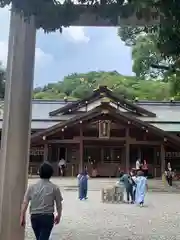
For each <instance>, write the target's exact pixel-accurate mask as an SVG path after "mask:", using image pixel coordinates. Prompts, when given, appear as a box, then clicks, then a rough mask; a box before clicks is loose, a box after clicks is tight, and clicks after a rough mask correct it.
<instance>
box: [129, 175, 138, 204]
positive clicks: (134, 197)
mask: <svg viewBox="0 0 180 240" xmlns="http://www.w3.org/2000/svg"><path fill="white" fill-rule="evenodd" d="M130 175H131V178H132V184H133V201H134V202H135V200H136V178H137V177H136V172H135V171H131V173H130Z"/></svg>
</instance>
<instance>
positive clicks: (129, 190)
mask: <svg viewBox="0 0 180 240" xmlns="http://www.w3.org/2000/svg"><path fill="white" fill-rule="evenodd" d="M120 176H121V177H120V179H119V181H120V182H123V183H124V187H125V189H126V195H127V202H128V203H134V198H133V183H132V179H131V176H130V174H126V173H125V174H123V173H121V174H120ZM130 199H131V200H130Z"/></svg>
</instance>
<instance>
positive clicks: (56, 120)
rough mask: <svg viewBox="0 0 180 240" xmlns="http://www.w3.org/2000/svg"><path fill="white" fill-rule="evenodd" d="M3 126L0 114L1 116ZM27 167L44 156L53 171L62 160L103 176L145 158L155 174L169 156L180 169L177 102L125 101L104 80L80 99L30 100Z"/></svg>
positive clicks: (72, 172) (72, 170)
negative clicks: (29, 139) (30, 131)
mask: <svg viewBox="0 0 180 240" xmlns="http://www.w3.org/2000/svg"><path fill="white" fill-rule="evenodd" d="M0 123H1V128H2V119H1V122H0ZM31 129H32V135H31V149H30V171H31V173H37V169H38V167H39V165H40V164H41V163H42V162H43V161H45V160H48V161H50V162H51V163H52V165H53V166H54V170H55V175H57V174H58V162H59V160H60V159H61V158H63V159H65V160H66V163H67V169H66V174H67V175H68V176H76V175H77V174H78V172H79V171H81V170H82V169H83V168H84V167H86V168H87V169H88V172H89V173H90V175H91V174H92V172H93V169H96V174H97V175H98V176H102V177H113V176H117V174H118V170H119V168H120V169H122V170H125V171H129V169H130V168H133V167H135V162H136V160H137V158H140V159H141V160H146V161H147V164H148V167H149V172H150V174H151V175H152V176H153V177H159V176H161V173H162V172H164V170H165V167H166V165H167V162H171V165H172V167H173V169H176V170H177V171H179V170H180V152H179V149H180V137H179V134H180V102H178V101H174V100H171V101H162V102H159V101H139V100H136V101H133V102H132V101H129V100H127V99H125V98H123V97H121V96H118V95H116V94H115V93H113V92H112V91H111V90H110V89H108V88H107V87H106V86H100V87H99V88H98V89H96V90H94V92H93V94H92V96H90V97H87V98H85V99H82V100H78V101H71V102H68V101H67V100H66V99H65V100H64V101H59V100H57V101H56V100H33V102H32V122H31Z"/></svg>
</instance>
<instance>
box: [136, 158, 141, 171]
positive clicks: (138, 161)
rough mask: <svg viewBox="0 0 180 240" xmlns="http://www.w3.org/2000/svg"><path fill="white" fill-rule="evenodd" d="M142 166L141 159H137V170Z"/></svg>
mask: <svg viewBox="0 0 180 240" xmlns="http://www.w3.org/2000/svg"><path fill="white" fill-rule="evenodd" d="M140 166H141V163H140V159H137V161H136V170H139V169H140Z"/></svg>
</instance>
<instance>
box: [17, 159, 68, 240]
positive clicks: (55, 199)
mask: <svg viewBox="0 0 180 240" xmlns="http://www.w3.org/2000/svg"><path fill="white" fill-rule="evenodd" d="M52 175H53V168H52V166H51V165H50V164H49V163H47V162H46V163H43V164H42V165H41V167H40V169H39V176H40V180H39V181H38V182H37V183H35V184H33V185H30V186H29V187H28V188H27V191H26V193H25V195H24V200H23V203H22V207H21V214H20V225H21V226H22V227H25V224H26V211H27V208H28V205H29V203H30V215H31V225H32V228H33V231H34V234H35V236H36V239H37V240H48V239H49V237H50V234H51V231H52V229H53V226H54V224H59V222H60V219H61V213H62V201H63V198H62V195H61V192H60V189H59V188H58V186H56V185H55V184H53V183H52V182H51V181H50V178H51V177H52ZM55 204H56V210H57V214H56V215H54V207H55Z"/></svg>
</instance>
